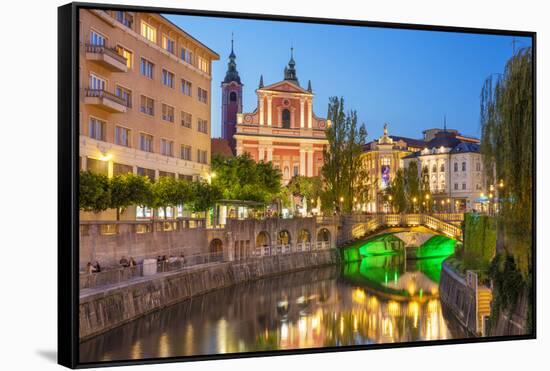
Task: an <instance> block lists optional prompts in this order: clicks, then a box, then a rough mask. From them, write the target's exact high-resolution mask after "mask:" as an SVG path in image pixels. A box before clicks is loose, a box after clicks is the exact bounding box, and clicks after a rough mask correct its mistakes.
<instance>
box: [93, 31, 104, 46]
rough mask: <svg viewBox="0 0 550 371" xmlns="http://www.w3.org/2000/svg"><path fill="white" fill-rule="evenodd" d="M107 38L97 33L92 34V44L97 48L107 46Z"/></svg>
mask: <svg viewBox="0 0 550 371" xmlns="http://www.w3.org/2000/svg"><path fill="white" fill-rule="evenodd" d="M105 41H106V38H105V36H103V35H102V34H100V33H99V32H96V31H92V32H90V44H91V45H97V46H105Z"/></svg>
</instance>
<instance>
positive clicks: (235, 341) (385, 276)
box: [80, 256, 464, 362]
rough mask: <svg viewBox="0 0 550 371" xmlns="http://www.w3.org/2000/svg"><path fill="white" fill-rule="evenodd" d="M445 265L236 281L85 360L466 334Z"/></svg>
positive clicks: (99, 341)
mask: <svg viewBox="0 0 550 371" xmlns="http://www.w3.org/2000/svg"><path fill="white" fill-rule="evenodd" d="M441 261H442V259H441V258H439V259H429V260H428V259H424V260H421V261H411V260H409V261H407V260H406V259H404V258H403V257H400V256H385V257H380V256H377V257H370V258H365V259H364V260H363V261H361V262H357V263H350V264H346V265H343V266H333V267H326V268H322V269H313V270H308V271H302V272H297V273H293V274H288V275H285V276H281V277H276V278H270V279H264V280H260V281H256V282H252V283H247V284H242V285H237V286H234V287H230V288H227V289H224V290H219V291H216V292H212V293H209V294H207V295H203V296H200V297H197V298H193V299H191V300H188V301H185V302H182V303H180V304H177V305H175V306H172V307H169V308H167V309H164V310H162V311H159V312H157V313H153V314H151V315H148V316H146V317H143V318H141V319H139V320H136V321H133V322H131V323H129V324H127V325H124V326H122V327H120V328H117V329H114V330H112V331H110V332H108V333H106V334H104V335H101V336H98V337H96V338H93V339H91V340H89V341H87V342H84V343H82V344H81V345H80V356H81V361H82V362H90V361H102V360H125V359H143V358H151V357H169V356H185V355H198V354H201V355H203V354H216V353H235V352H246V351H260V350H276V349H295V348H317V347H325V346H345V345H355V344H374V343H393V342H404V341H417V340H434V339H449V338H453V337H463V336H464V335H463V334H462V333H461V331H460V330H459V327H458V326H457V324H456V323H455V322H454V319H453V318H452V317H451V316H445V315H444V314H443V313H442V309H441V305H440V302H439V298H438V292H437V287H438V285H437V282H438V280H439V271H440V269H441Z"/></svg>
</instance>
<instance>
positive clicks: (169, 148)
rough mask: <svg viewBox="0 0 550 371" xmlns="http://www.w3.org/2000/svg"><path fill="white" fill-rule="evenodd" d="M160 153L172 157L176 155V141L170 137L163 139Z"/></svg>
mask: <svg viewBox="0 0 550 371" xmlns="http://www.w3.org/2000/svg"><path fill="white" fill-rule="evenodd" d="M160 154H161V155H164V156H170V157H172V156H174V142H173V141H171V140H168V139H161V140H160Z"/></svg>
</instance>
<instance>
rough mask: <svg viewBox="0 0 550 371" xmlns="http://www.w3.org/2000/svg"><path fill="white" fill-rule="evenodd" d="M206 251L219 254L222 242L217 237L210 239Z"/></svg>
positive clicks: (221, 249) (221, 250)
mask: <svg viewBox="0 0 550 371" xmlns="http://www.w3.org/2000/svg"><path fill="white" fill-rule="evenodd" d="M208 251H209V252H210V253H211V254H219V253H222V252H223V242H222V240H220V239H219V238H214V239H213V240H212V241H210V245H209V247H208Z"/></svg>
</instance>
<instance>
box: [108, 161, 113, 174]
mask: <svg viewBox="0 0 550 371" xmlns="http://www.w3.org/2000/svg"><path fill="white" fill-rule="evenodd" d="M113 165H114V164H113V161H109V162H108V163H107V176H108V177H109V178H112V177H113V170H114V169H113V168H114V166H113Z"/></svg>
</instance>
